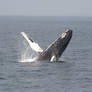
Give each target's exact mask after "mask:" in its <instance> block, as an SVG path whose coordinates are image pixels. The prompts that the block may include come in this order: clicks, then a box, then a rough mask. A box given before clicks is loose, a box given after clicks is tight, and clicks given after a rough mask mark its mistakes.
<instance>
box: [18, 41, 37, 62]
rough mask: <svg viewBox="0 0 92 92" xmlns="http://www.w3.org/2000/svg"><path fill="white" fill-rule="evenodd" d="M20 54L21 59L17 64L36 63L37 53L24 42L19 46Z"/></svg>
mask: <svg viewBox="0 0 92 92" xmlns="http://www.w3.org/2000/svg"><path fill="white" fill-rule="evenodd" d="M20 52H21V58H20V60H18V61H19V62H36V57H37V55H38V53H37V52H35V51H33V50H32V49H31V48H30V47H29V46H28V45H27V43H25V41H23V43H22V45H21V48H20Z"/></svg>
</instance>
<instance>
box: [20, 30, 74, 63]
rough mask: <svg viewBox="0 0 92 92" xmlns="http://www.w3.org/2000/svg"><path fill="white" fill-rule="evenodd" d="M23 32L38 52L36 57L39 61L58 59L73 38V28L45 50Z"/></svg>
mask: <svg viewBox="0 0 92 92" xmlns="http://www.w3.org/2000/svg"><path fill="white" fill-rule="evenodd" d="M21 34H22V35H23V37H24V38H25V39H26V41H27V42H28V43H29V45H30V47H31V48H32V49H33V50H34V51H36V52H37V53H38V55H37V56H36V57H35V59H34V60H37V61H51V62H52V61H58V59H59V58H60V56H61V55H62V53H63V52H64V50H65V49H66V47H67V45H68V44H69V42H70V40H71V38H72V30H67V31H66V32H65V33H63V34H62V35H61V36H60V37H59V38H57V39H56V40H55V41H54V42H53V43H52V44H50V45H49V46H48V48H47V49H45V50H43V49H41V47H40V46H39V45H38V44H37V43H35V42H34V41H33V40H32V39H30V38H28V36H27V35H26V34H25V33H24V32H21Z"/></svg>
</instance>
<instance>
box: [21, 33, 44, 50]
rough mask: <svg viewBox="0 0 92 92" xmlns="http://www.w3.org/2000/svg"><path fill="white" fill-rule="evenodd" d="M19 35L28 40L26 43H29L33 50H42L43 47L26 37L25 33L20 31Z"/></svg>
mask: <svg viewBox="0 0 92 92" xmlns="http://www.w3.org/2000/svg"><path fill="white" fill-rule="evenodd" d="M21 35H22V36H23V37H24V38H25V39H26V41H27V42H28V44H29V45H30V47H31V48H32V49H33V50H34V51H36V52H43V49H42V48H41V47H40V46H39V45H38V44H37V43H36V42H34V41H33V40H32V39H30V38H28V36H27V34H26V33H24V32H21Z"/></svg>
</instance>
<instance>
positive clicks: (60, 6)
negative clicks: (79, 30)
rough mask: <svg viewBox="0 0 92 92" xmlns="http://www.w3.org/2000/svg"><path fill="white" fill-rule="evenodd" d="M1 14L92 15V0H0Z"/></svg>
mask: <svg viewBox="0 0 92 92" xmlns="http://www.w3.org/2000/svg"><path fill="white" fill-rule="evenodd" d="M0 15H28V16H30V15H31V16H92V0H0Z"/></svg>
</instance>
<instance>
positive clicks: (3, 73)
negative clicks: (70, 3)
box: [0, 16, 92, 92]
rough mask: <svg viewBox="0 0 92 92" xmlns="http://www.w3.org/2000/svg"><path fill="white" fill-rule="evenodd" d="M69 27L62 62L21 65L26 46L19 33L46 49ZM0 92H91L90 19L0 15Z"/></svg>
mask: <svg viewBox="0 0 92 92" xmlns="http://www.w3.org/2000/svg"><path fill="white" fill-rule="evenodd" d="M69 28H70V29H72V30H73V37H72V40H71V42H70V44H69V46H68V47H67V49H66V50H65V52H64V53H63V55H62V56H61V58H60V61H62V62H53V63H49V62H33V63H28V62H27V63H26V62H25V63H24V62H20V60H21V56H22V55H23V54H24V53H25V49H26V47H27V46H28V45H27V43H26V42H25V40H24V39H23V38H22V36H21V35H20V32H22V31H24V32H26V33H27V34H28V35H29V37H32V38H33V40H34V41H36V42H37V43H39V45H40V46H41V47H42V48H44V49H45V48H47V47H48V45H49V44H51V42H53V41H54V40H55V39H56V38H58V37H59V36H60V35H61V34H62V33H63V32H64V31H65V30H66V29H69ZM0 92H92V18H91V17H28V16H25V17H23V16H1V17H0Z"/></svg>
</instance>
